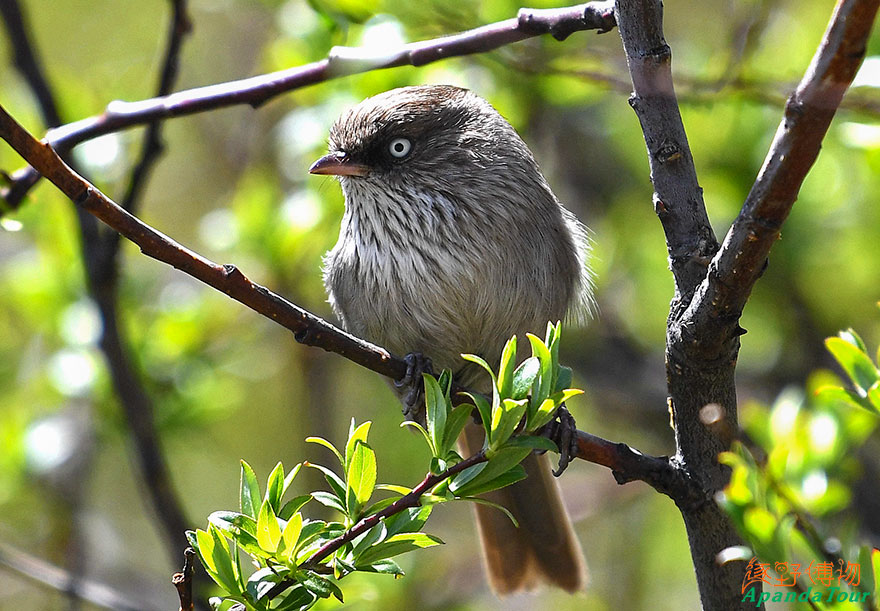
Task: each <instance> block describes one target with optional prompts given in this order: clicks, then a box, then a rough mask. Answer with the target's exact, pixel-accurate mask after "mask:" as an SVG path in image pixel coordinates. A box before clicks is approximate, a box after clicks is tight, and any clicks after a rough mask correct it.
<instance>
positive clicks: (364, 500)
mask: <svg viewBox="0 0 880 611" xmlns="http://www.w3.org/2000/svg"><path fill="white" fill-rule="evenodd" d="M528 339H529V342H530V344H531V348H532V356H531V357H529V358H528V359H526V360H525V361H523V363H522V364H521V365H519V366H518V367H516V366H515V365H516V338H515V337H513V338H511V339H510V341H508V342H507V344H506V346H505V348H504V351H503V354H502V357H501V363H500V366H499V371H498V374H497V375H496V373H495V372H494V371H493V370H492V368H491V367H490V366H489V365H488V364H487V363H486V362H485V361H483V360H482V359H480V358H479V357H476V356H473V355H463V356H464V358H465V359H467V360H470V361H471V362H475V363H478V364H480V365H481V366H483V367H484V368H485V369H486V371H487V372H488V374H489V376H490V377H491V379H492V397H491V399H489V398H486V397H483V396H482V395H479V394H476V393H468V394H467V396H468V397H469V398H470V399H471V400H472V401H473V403H462V404H460V405H457V406H454V405H453V401H452V398H451V388H452V377H451V375H450V373H449V372H448V371H444V372H443V373H442V374H441V375H440V377H439V378H434V377H433V376H431V375H425V376H424V383H425V409H426V418H425V426H422V425H420V424H417V423H415V422H405V423H403V426H410V427H413V428H415V429H416V430H418V431H419V432H420V433H421V435H422V437H423V438H424V440H425V442H426V444H427V446H428V448H429V450H430V452H431V460H430V466H429V472H428V474H427V475H426V477H425V479H424V480H423V481H422V482H421V483H420V484H419V485H418V486H416V487H415V488H408V487H405V486H399V485H390V484H378V483H377V481H378V479H377V474H378V469H377V460H376V452H375V451H374V450H373V448H372V447H371V446H370V444H369V442H368V435H369V432H370V426H371V423H370V422H364V423H363V424H360V425H357V424H356V423H355V421H354V420H352V423H351V426H350V428H349V433H348V439H347V441H346V443H345V447H344V448H343V449H342V450H340V449H338V448H337V447H336V446H335V445H333V444H332V443H331V442H330V441H328V440H326V439H323V438H320V437H309V438H308V439H307V441H309V442H311V443H315V444H318V445H321V446H324V447H325V448H327V449H329V450H330V451H331V452H332V454H333V456H335V458H336V461H337V463H338V464H337V465H336V466H335V467H334V468H331V467H328V466H324V465H320V464H315V463H309V462H306V463H301V464H297V465H296V466H295V467H294V468H293V469H292V470H291V471H290V472H289V473H287V474H286V475H285V471H284V467H283V466H282V464H281V463H278V465H277V466H276V467H275V469H274V470H273V471H272V473H271V474H270V475H269V478H268V481H267V483H266V488H265V492H262V493H261V490H260V486H259V483H258V481H257V476H256V474H255V473H254V471H253V469H252V468H251V467H250V465H248V464H247V463H246V462H244V461H242V462H241V484H240V492H239V497H240V500H239V510H238V511H216V512H214V513H212V514H211V515H210V516H209V517H208V526H207V528H206V529H205V530H201V529H200V530H196V531H190V532H188V533H187V537H188V539H189V541H190V544H191V545H192V546H193V548H194V549H195V550H196V552H197V553H198V555H199V558H200V559H201V561H202V564H203V565H204V567H205V569H206V570H207V572H208V574H209V575H210V576H211V578H212V579H213V580H214V581H215V582H216V583H217V584H218V585H220V586H221V587H222V588H223V589H224V590H225V592H226V595H225V596H224V597H222V598H217V599H212V603H213V605H214V607H215V608H216V609H223V610H225V609H230V608H232V607H233V606H234V605H236V604H239V605H241V604H243V605H245V607H246V608H247V609H254V610H257V611H269V610H270V609H273V610H274V609H283V610H285V611H287V610H300V611H302V610H305V609H309V608H311V607H312V606H313V605H314V604H316V603H317V602H318V601H319V600H321V599H324V598H329V597H331V596H333V597H335V598H337V599H338V600H339V601H342V600H343V593H342V590H341V589H340V587H339V584H338V582H339V580H341V579H342V578H344V577H345V576H347V575H349V574H351V573H354V572H356V571H361V572H371V573H386V574H391V575H395V576H402V575H403V574H404V573H403V570H402V569H401V567H400V566H399V565H398V564H397V563H396V562H395V561H394V560H393V558H394V557H395V556H398V555H400V554H403V553H405V552H409V551H413V550H416V549H422V548H427V547H433V546H435V545H439V544H442V541H441V540H440V539H439V538H437V537H435V536H433V535H429V534H426V533H423V532H421V530H422V527H423V526H424V525H425V522H426V521H427V519H428V517H429V516H430V515H431V511H432V510H433V508H434V506H435V505H437V504H439V503H444V502H449V501H458V500H466V501H472V502H477V503H482V504H487V505H491V506H493V507H496V508H498V509H499V510H501V511H503V512H504V513H506V514H507V515H508V517H510V519H511V520H514V518H513V516H512V515H511V514H510V512H509V511H508V510H507V509H506V508H503V507H500V506H498V505H496V504H494V503H490V502H489V501H486V500H485V499H482V498H479V497H478V496H477V495H479V494H482V493H485V492H489V491H492V490H497V489H499V488H503V487H504V486H508V485H510V484H512V483H514V482H516V481H519V480H521V479H523V478H524V477H525V471H524V469H523V468H522V466H521V465H520V464H519V463H520V462H521V461H522V460H523V459H524V458H525V457H526V456H527V455H528V454H529V453H531V452H532V451H534V450H540V451H546V450H554V451H555V450H556V446H555V444H554V443H553V442H552V441H550V440H549V439H546V438H544V437H539V436H535V435H534V433H535V432H536V431H537V430H538V429H540V428H541V427H542V426H544V425H545V424H547V423H548V422H549V421H550V420H551V419H552V418H553V416H554V415H555V413H556V410H557V409H558V407H559V406H560V405H561V404H562V403H563V402H564V401H565V400H567V399H568V398H570V397H572V396H574V395H576V394H579V393H580V392H581V391H580V390H575V389H570V388H567V386H568V384H569V382H570V381H571V371H570V370H568V369H567V368H564V367H562V366H560V365H559V361H558V355H559V340H560V332H559V323H557V324H556V325H553V324H549V325H548V328H547V335H546V339H545V340H544V341H542V340H541V339H539V338H537V337H535V336H533V335H529V336H528ZM472 414H478V415H479V417H480V419H481V421H482V426H483V429H484V432H485V437H486V443H485V445H484V448H483V449H482V450H481V451H480V452H479V453H477V454H476V455H474V456H471V457H467V458H463V457H462V456H461V455H460V454H459V453H458V452H457V451H456V449H455V443H456V440H457V439H458V437H459V436H460V435H461V433H462V431H463V429H464V427H465V426H466V425H467V423H468V421H469V420H470V419H471V415H472ZM303 466H305V467H308V468H312V469H317V470H318V471H320V472H321V474H322V475H323V477H324V480H325V482H326V484H327V489H326V490H316V491H313V492H311V493H310V494H304V495H299V496H294V497H293V498H291V499H289V500H287V501H285V500H284V499H285V496H286V495H287V492H288V490H289V489H290V487H291V484H292V483H293V481H294V479H295V478H296V476H297V474H298V473H299V472H300V470H301V469H302V467H303ZM377 491H382V492H386V493H390V495H389V496H387V497H385V498H382V499H379V500H375V499H374V495H375V494H376V493H377ZM311 501H316V502H318V503H320V504H322V505H325V506H327V507H329V508H331V509H333V510H335V511H336V512H337V514H338V515H339V519H338V520H336V521H323V520H313V519H309V518H307V517H306V516H305V515H304V514H303V512H302V510H303V508H304V507H306V505H307V504H308V503H310V502H311ZM514 523H515V520H514ZM242 554H244V555H245V556H247V557H248V558H249V560H250V564H252V565H253V566H254V567H255V570H254V571H253V572H251V573H249V574H248V573H247V572H246V571H245V569H244V566H243V562H242V560H243V558H242Z"/></svg>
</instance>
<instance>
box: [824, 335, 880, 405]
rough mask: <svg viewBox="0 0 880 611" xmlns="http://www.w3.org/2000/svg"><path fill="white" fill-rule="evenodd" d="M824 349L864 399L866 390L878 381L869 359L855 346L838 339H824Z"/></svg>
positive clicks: (878, 375) (879, 374)
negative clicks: (835, 360) (838, 364)
mask: <svg viewBox="0 0 880 611" xmlns="http://www.w3.org/2000/svg"><path fill="white" fill-rule="evenodd" d="M825 347H826V348H828V351H829V352H831V354H832V355H834V358H835V359H837V362H838V363H840V366H841V367H842V368H843V370H844V371H845V372H846V374H847V375H848V376H849V377H850V379H851V380H852V382H853V384H855V386H856V390H857V391H858V393H859V395H860V396H862V397H866V396H867V394H868V389H869V388H871V386H873V385H874V384H875V383H876V382H877V381H878V379H880V373H878V371H877V368H876V367H875V366H874V363H873V362H872V361H871V359H870V357H869V356H868V355H867V354H865V353H864V352H862V351H861V350H859V348H858V347H857V346H855V345H853V344H851V343H850V342H848V341H846V340H844V339H841V338H839V337H829V338H828V339H826V340H825Z"/></svg>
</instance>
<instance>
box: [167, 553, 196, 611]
mask: <svg viewBox="0 0 880 611" xmlns="http://www.w3.org/2000/svg"><path fill="white" fill-rule="evenodd" d="M183 558H184V560H183V570H182V571H180V572H179V573H174V575H172V576H171V583H172V584H173V585H174V587H175V588H176V589H177V597H178V598H179V599H180V611H192V609H193V592H192V584H193V566H194V561H195V558H196V552H195V550H194V549H193V548H191V547H188V548H186V549H185V550H184V551H183Z"/></svg>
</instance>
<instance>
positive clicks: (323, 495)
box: [312, 490, 348, 515]
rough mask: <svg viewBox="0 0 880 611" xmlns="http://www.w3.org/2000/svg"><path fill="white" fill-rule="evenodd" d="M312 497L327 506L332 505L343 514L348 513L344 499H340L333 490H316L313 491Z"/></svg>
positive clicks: (332, 507)
mask: <svg viewBox="0 0 880 611" xmlns="http://www.w3.org/2000/svg"><path fill="white" fill-rule="evenodd" d="M312 498H313V499H315V500H316V501H318V502H319V503H321V505H324V506H325V507H330V508H331V509H335V510H336V511H338V512H339V513H341V514H343V515H346V514H347V513H348V511H347V510H346V508H345V503H344V502H343V501H342V499H340V498H339V497H338V496H336V495H335V494H333V493H332V492H325V491H324V490H316V491H315V492H313V493H312Z"/></svg>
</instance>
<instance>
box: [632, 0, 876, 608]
mask: <svg viewBox="0 0 880 611" xmlns="http://www.w3.org/2000/svg"><path fill="white" fill-rule="evenodd" d="M878 1H880V0H842V1H841V2H840V3H839V5H838V9H837V10H836V11H835V14H834V16H833V17H832V23H831V25H830V26H829V29H828V31H827V32H826V35H825V39H824V40H823V43H822V45H821V46H820V48H819V50H818V51H817V54H816V57H815V58H814V60H813V64H812V65H811V67H810V69H809V70H808V71H807V75H806V76H805V77H804V80H803V82H802V83H801V86H800V87H799V88H798V90H797V91H796V92H795V94H794V95H793V96H792V98H791V99H790V100H789V103H788V105H787V107H786V115H785V118H784V120H783V122H782V125H781V126H780V128H779V131H778V132H777V136H776V140H775V141H774V144H773V147H772V148H771V151H770V153H769V155H768V158H767V161H766V162H765V165H764V168H763V169H762V171H761V174H760V175H759V177H758V180H757V182H756V183H755V186H754V187H753V189H752V192H751V193H750V195H749V197H748V199H747V200H746V203H745V205H744V207H743V211H742V213H741V215H740V217H739V218H738V219H737V221H736V222H735V223H734V225H733V226H732V227H731V229H730V231H729V233H728V235H727V238H726V239H725V242H724V245H723V246H722V247H721V249H720V250H719V247H718V245H717V243H716V242H715V239H714V237H713V236H712V233H711V228H710V227H709V224H708V220H707V217H706V212H705V208H704V205H703V202H702V197H701V192H700V189H699V186H698V185H697V182H696V174H695V173H694V172H693V163H692V161H691V158H690V152H689V150H688V148H687V144H686V140H685V139H684V138H685V136H684V131H683V129H681V119H680V116H679V113H678V109H677V105H676V102H675V94H674V91H673V87H672V78H671V68H670V53H669V49H668V47H667V46H666V43H665V42H664V40H663V35H662V29H661V28H662V7H661V4H660V2H659V0H618V3H617V7H616V16H617V22H618V29H619V31H620V34H621V38H622V39H623V42H624V48H625V50H626V52H627V61H628V63H629V66H630V72H631V76H632V80H633V89H634V93H633V97H632V98H631V102H632V105H633V108H634V109H635V111H636V113H637V114H638V116H639V120H640V122H641V124H642V129H643V131H644V134H645V142H646V144H647V148H648V153H649V160H650V163H651V178H652V181H653V183H654V189H655V197H654V205H655V210H656V211H657V213H658V216H659V217H660V220H661V222H662V224H663V228H664V231H665V233H666V240H667V247H668V249H669V254H670V267H671V269H672V271H673V275H674V278H675V283H676V294H675V298H674V299H673V303H672V307H671V311H670V316H669V320H668V324H667V348H666V358H667V379H668V389H669V398H670V404H671V407H672V411H673V416H674V421H675V436H676V447H677V452H676V456H675V459H674V460H675V461H676V463H677V465H678V466H679V467H680V468H681V469H683V470H684V472H685V473H686V474H687V475H688V476H689V477H690V478H693V479H694V480H696V481H698V482H699V485H698V488H705V490H706V491H707V493H708V494H709V495H711V494H712V493H713V491H715V490H718V489H720V488H721V487H723V486H724V484H725V483H726V481H727V477H728V473H727V471H726V469H724V468H723V467H721V466H720V465H719V464H718V462H717V456H718V453H719V452H720V451H722V450H724V449H725V448H727V447H728V446H729V444H730V441H731V439H732V436H733V434H734V433H733V432H735V431H736V430H737V426H736V421H737V414H736V386H735V382H734V371H735V367H736V358H737V354H738V351H739V335H740V334H741V333H742V332H743V331H742V329H741V328H740V327H739V324H738V323H739V317H740V315H741V313H742V309H743V307H744V305H745V303H746V300H747V299H748V296H749V294H750V292H751V289H752V286H753V285H754V282H755V281H756V280H757V278H758V277H759V275H760V273H761V271H762V269H763V266H764V264H765V262H766V257H767V254H768V252H769V249H770V247H771V245H772V244H773V242H774V241H775V240H776V239H777V238H778V236H779V230H780V227H781V224H782V222H783V221H784V220H785V217H786V216H787V214H788V211H789V210H790V209H791V206H792V204H793V203H794V199H795V197H796V196H797V192H798V190H799V188H800V185H801V183H802V181H803V178H804V176H805V175H806V173H807V171H808V170H809V168H810V167H811V166H812V164H813V162H814V161H815V159H816V156H817V154H818V151H819V146H820V143H821V141H822V138H823V137H824V134H825V132H826V130H827V128H828V124H829V123H830V121H831V118H832V116H833V115H834V111H835V110H836V108H837V106H838V105H839V103H840V101H841V98H842V97H843V93H844V92H845V90H846V89H847V87H848V86H849V83H850V82H851V81H852V78H853V76H854V75H855V72H856V70H857V69H858V66H859V64H860V62H861V59H862V57H863V56H864V52H865V44H866V40H867V36H868V33H869V32H870V28H871V23H872V21H873V19H874V16H875V14H876V11H877V3H878ZM716 251H717V254H716ZM710 258H711V262H710ZM710 404H711V405H712V406H714V408H715V409H714V411H715V412H716V413H717V418H716V420H718V421H719V422H718V425H717V426H712V427H707V426H706V425H705V424H704V423H703V422H702V421H701V418H700V414H701V413H702V411H703V409H704V408H705V407H706V406H708V405H710ZM680 507H681V506H680ZM682 516H683V518H684V521H685V525H686V527H687V530H688V539H689V542H690V545H691V552H692V555H693V559H694V567H695V570H696V573H697V583H698V585H699V588H700V596H701V600H702V604H703V608H704V609H719V610H724V611H727V610H728V609H735V608H740V607H742V606H743V603H742V601H741V600H740V599H739V597H738V596H737V594H738V592H739V589H738V588H739V584H741V582H742V567H741V566H738V565H737V563H728V564H727V565H724V566H718V565H717V563H716V557H717V554H718V552H720V551H721V550H722V549H724V548H725V547H727V546H730V545H735V544H737V543H738V542H739V541H740V539H739V536H738V535H737V533H736V532H735V530H734V529H733V526H732V524H731V523H730V521H729V520H728V519H727V517H726V516H725V515H724V514H723V512H721V510H720V509H719V508H718V507H717V506H716V505H715V504H714V503H706V504H703V505H699V504H697V505H695V506H693V507H682ZM749 606H750V605H749Z"/></svg>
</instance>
